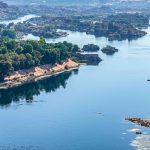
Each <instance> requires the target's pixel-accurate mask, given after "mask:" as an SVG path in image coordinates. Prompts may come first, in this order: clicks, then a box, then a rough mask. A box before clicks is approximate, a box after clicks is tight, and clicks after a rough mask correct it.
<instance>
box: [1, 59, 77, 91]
mask: <svg viewBox="0 0 150 150" xmlns="http://www.w3.org/2000/svg"><path fill="white" fill-rule="evenodd" d="M69 61H71V60H69ZM69 61H67V62H66V63H68V62H69ZM72 62H73V61H72ZM74 63H75V62H74ZM61 66H63V65H61ZM55 67H57V66H54V67H53V68H55ZM65 67H66V66H64V68H63V69H62V70H59V71H56V72H49V73H47V74H42V75H38V76H33V77H27V78H26V79H25V80H19V81H11V82H5V81H4V82H2V83H0V90H7V89H12V88H15V87H19V86H22V85H24V84H28V83H33V82H37V81H39V80H44V79H47V78H50V77H52V76H56V75H59V74H61V73H65V72H70V71H73V70H76V69H79V67H80V64H78V63H75V64H74V66H70V67H68V69H66V68H65ZM53 68H51V69H53Z"/></svg>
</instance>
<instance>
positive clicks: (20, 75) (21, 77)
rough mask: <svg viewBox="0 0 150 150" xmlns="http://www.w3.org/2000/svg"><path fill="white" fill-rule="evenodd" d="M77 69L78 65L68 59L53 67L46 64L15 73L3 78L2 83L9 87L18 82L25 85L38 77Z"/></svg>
mask: <svg viewBox="0 0 150 150" xmlns="http://www.w3.org/2000/svg"><path fill="white" fill-rule="evenodd" d="M77 67H79V64H78V63H76V62H74V61H72V60H71V59H68V60H67V61H65V62H64V63H62V64H55V65H54V66H52V65H50V64H46V65H41V66H38V67H35V68H30V69H23V70H19V71H16V72H14V73H13V74H11V75H10V76H7V77H5V78H4V83H5V84H9V85H10V86H11V84H15V83H18V82H21V83H25V82H27V81H31V80H34V79H36V78H39V77H45V76H51V75H53V74H56V73H60V72H63V71H67V70H69V69H73V68H77Z"/></svg>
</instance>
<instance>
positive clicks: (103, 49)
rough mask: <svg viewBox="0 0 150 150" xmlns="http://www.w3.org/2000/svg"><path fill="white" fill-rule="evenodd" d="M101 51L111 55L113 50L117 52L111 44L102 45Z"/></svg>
mask: <svg viewBox="0 0 150 150" xmlns="http://www.w3.org/2000/svg"><path fill="white" fill-rule="evenodd" d="M101 51H102V52H103V53H105V54H106V55H113V54H114V53H115V52H118V49H117V48H115V47H112V46H109V45H107V46H106V47H103V48H102V49H101Z"/></svg>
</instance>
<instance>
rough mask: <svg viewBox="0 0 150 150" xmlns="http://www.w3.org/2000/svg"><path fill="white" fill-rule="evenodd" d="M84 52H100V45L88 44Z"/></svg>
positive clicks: (84, 47)
mask: <svg viewBox="0 0 150 150" xmlns="http://www.w3.org/2000/svg"><path fill="white" fill-rule="evenodd" d="M82 50H83V51H85V52H97V51H99V50H100V47H99V46H98V45H94V44H88V45H84V46H83V48H82Z"/></svg>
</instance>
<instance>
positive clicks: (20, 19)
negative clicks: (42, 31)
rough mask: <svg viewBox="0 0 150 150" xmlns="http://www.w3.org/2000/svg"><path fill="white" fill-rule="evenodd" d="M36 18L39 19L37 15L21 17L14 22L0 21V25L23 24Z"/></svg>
mask: <svg viewBox="0 0 150 150" xmlns="http://www.w3.org/2000/svg"><path fill="white" fill-rule="evenodd" d="M35 17H38V16H37V15H26V16H23V17H19V18H18V19H14V20H6V21H0V24H5V25H8V24H9V23H14V24H17V23H19V22H21V23H23V22H24V21H27V20H29V19H31V18H35Z"/></svg>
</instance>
